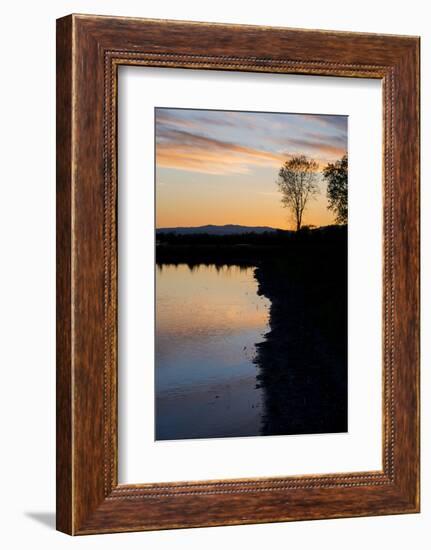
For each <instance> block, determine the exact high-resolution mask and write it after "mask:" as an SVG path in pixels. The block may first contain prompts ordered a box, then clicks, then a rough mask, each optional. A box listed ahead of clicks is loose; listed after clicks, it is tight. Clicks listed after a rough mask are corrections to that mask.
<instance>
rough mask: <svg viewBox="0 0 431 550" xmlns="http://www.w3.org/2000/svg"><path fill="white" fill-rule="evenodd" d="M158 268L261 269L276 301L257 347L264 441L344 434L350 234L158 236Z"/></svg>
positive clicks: (329, 230)
mask: <svg viewBox="0 0 431 550" xmlns="http://www.w3.org/2000/svg"><path fill="white" fill-rule="evenodd" d="M156 260H157V263H159V264H164V263H169V264H180V263H186V264H188V265H189V266H190V267H191V268H192V267H193V266H195V265H198V264H215V265H220V266H221V265H232V264H235V265H243V266H256V269H255V273H254V276H255V278H256V280H257V282H258V288H259V293H260V294H263V295H265V296H266V297H267V298H269V300H270V301H271V307H270V315H269V328H270V330H269V331H268V333H267V334H266V335H265V340H264V342H261V343H257V344H256V357H255V363H256V365H257V367H258V373H257V384H258V385H260V386H261V387H262V388H263V390H264V401H265V414H264V418H263V425H262V433H263V434H265V435H281V434H305V433H325V432H343V431H346V430H347V228H346V227H340V226H330V227H326V228H321V229H314V230H302V231H300V232H298V233H292V232H290V231H277V232H273V233H263V234H243V235H223V236H219V235H174V234H165V235H160V236H158V243H157V247H156Z"/></svg>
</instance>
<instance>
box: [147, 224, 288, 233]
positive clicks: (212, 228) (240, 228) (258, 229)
mask: <svg viewBox="0 0 431 550" xmlns="http://www.w3.org/2000/svg"><path fill="white" fill-rule="evenodd" d="M275 231H279V230H278V229H275V228H274V227H266V226H247V225H232V224H230V225H201V226H200V227H162V228H159V229H156V233H157V234H159V235H160V234H163V233H175V234H177V235H192V234H206V235H241V234H243V233H268V232H269V233H273V232H275Z"/></svg>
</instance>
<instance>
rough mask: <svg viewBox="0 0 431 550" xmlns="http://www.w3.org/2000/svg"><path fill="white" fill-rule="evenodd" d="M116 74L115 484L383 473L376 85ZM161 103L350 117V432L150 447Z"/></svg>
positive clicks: (140, 71) (142, 70) (146, 71)
mask: <svg viewBox="0 0 431 550" xmlns="http://www.w3.org/2000/svg"><path fill="white" fill-rule="evenodd" d="M119 78H120V81H119V93H118V98H119V126H118V128H119V139H118V144H119V147H118V150H119V162H118V166H119V233H118V235H119V243H120V246H119V268H118V273H119V425H120V430H119V449H120V456H119V480H120V482H122V483H144V482H157V481H184V480H188V479H189V480H205V479H227V478H230V479H232V478H239V477H245V478H251V477H259V476H261V477H265V476H271V477H275V476H286V475H298V474H312V473H330V472H334V473H335V472H358V471H370V470H381V469H382V434H381V426H382V418H381V410H382V403H381V396H382V389H381V380H382V365H381V348H382V343H381V334H382V306H381V304H382V289H381V281H382V272H381V269H382V268H381V266H382V240H381V238H380V236H381V235H382V199H383V193H382V186H381V185H379V182H380V181H381V174H382V161H381V160H382V146H381V144H382V87H381V82H380V81H379V80H361V79H357V78H330V77H328V78H322V77H318V76H314V77H311V76H308V77H307V76H298V75H289V76H286V75H278V74H277V75H264V74H250V73H246V74H244V73H241V74H238V73H226V72H220V71H185V70H183V69H178V70H176V71H175V70H172V69H160V68H158V69H156V68H151V69H150V68H146V67H121V68H120V73H119ZM155 105H157V106H159V107H168V106H175V107H181V108H187V107H194V108H212V109H233V110H239V109H243V110H246V111H258V112H264V111H271V110H273V111H276V112H281V111H283V110H287V109H288V110H290V111H291V112H294V113H322V114H344V115H348V117H349V120H348V136H349V138H348V148H349V346H348V348H349V361H348V363H349V415H348V416H349V418H348V423H349V426H348V433H342V434H320V435H302V436H287V437H286V436H285V437H245V438H221V439H196V440H182V441H181V440H180V441H157V442H155V441H154V391H153V388H154V332H153V331H154V287H153V285H152V284H151V281H152V280H153V277H154V208H153V207H154V185H153V182H154V106H155ZM363 159H367V162H363ZM364 212H366V217H367V223H366V224H365V225H364ZM376 236H377V237H376ZM143 281H146V282H147V284H143ZM143 327H146V330H145V331H143V330H142V328H143ZM364 342H366V343H367V345H366V346H364ZM364 395H366V396H367V405H366V407H364ZM173 456H175V460H172V457H173Z"/></svg>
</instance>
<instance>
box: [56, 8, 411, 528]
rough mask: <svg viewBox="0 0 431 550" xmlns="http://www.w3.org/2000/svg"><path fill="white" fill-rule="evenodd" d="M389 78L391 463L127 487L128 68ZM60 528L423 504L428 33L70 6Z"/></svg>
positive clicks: (61, 255) (60, 80)
mask: <svg viewBox="0 0 431 550" xmlns="http://www.w3.org/2000/svg"><path fill="white" fill-rule="evenodd" d="M124 64H126V65H142V66H155V67H161V66H163V67H182V68H193V69H196V70H199V69H218V70H227V71H252V72H263V73H274V72H276V73H295V74H314V75H326V76H327V75H330V76H334V77H336V76H350V77H357V78H377V79H381V80H382V82H383V101H384V109H383V111H384V163H383V165H384V174H383V180H384V185H383V188H384V265H383V285H384V303H383V327H384V330H383V357H384V360H383V363H384V364H383V377H384V383H383V404H384V411H383V418H384V426H383V442H382V452H383V469H382V471H372V472H349V473H345V474H334V475H331V474H328V475H310V476H290V477H286V478H283V479H280V478H276V479H271V478H259V479H237V480H213V481H207V482H186V483H162V482H161V483H157V484H154V483H153V484H143V485H133V486H132V485H119V484H118V480H117V386H116V383H117V356H116V343H117V323H116V319H117V288H116V275H117V251H116V246H117V243H116V197H117V181H116V148H117V142H116V139H117V136H116V114H117V113H116V101H117V98H116V90H117V68H118V66H119V65H124ZM57 308H58V309H57V528H58V529H59V530H60V531H64V532H66V533H69V534H87V533H102V532H115V531H137V530H147V529H165V528H174V527H195V526H210V525H227V524H241V523H259V522H272V521H289V520H298V519H314V518H336V517H345V516H366V515H378V514H398V513H412V512H418V511H419V432H418V430H419V336H418V334H419V38H417V37H406V36H389V35H387V36H384V35H376V34H356V33H342V32H331V31H307V30H296V29H286V28H270V27H253V26H238V25H222V24H207V23H191V22H180V21H157V20H145V19H129V18H117V17H97V16H88V15H70V16H67V17H64V18H62V19H59V20H58V21H57Z"/></svg>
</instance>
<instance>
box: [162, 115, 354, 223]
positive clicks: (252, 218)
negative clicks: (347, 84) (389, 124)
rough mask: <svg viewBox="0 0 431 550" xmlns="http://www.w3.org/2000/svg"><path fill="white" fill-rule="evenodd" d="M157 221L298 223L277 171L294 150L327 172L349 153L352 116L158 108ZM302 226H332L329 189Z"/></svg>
mask: <svg viewBox="0 0 431 550" xmlns="http://www.w3.org/2000/svg"><path fill="white" fill-rule="evenodd" d="M155 119H156V216H157V220H156V226H157V227H158V228H160V227H179V226H200V225H207V224H214V225H225V224H238V225H253V226H257V225H267V226H271V227H278V228H282V229H291V228H293V227H294V223H293V220H292V218H291V216H290V213H289V211H288V210H287V209H285V208H283V207H282V203H281V200H280V199H281V193H280V192H279V191H278V187H277V183H276V181H277V176H278V171H279V169H280V167H281V166H282V164H283V163H284V162H285V161H286V160H288V159H289V158H290V157H291V156H293V155H306V156H308V157H311V158H313V159H314V160H316V161H317V163H318V164H319V169H322V168H323V167H324V166H325V165H326V164H327V163H328V162H334V161H336V160H338V159H340V158H341V157H342V156H343V155H344V154H345V153H346V152H347V117H346V116H335V115H314V114H313V115H311V114H307V115H305V114H280V113H254V112H240V111H210V110H193V109H167V108H156V112H155ZM319 182H320V183H319V187H320V189H321V192H320V194H319V195H318V196H317V197H316V198H315V199H313V200H312V201H311V202H309V204H308V206H307V208H306V210H305V212H304V219H303V224H304V225H308V224H313V225H327V224H330V223H334V216H333V214H332V213H331V212H330V211H328V209H327V199H326V186H325V183H324V182H323V178H322V177H321V175H319Z"/></svg>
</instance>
